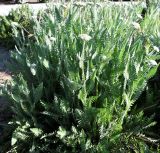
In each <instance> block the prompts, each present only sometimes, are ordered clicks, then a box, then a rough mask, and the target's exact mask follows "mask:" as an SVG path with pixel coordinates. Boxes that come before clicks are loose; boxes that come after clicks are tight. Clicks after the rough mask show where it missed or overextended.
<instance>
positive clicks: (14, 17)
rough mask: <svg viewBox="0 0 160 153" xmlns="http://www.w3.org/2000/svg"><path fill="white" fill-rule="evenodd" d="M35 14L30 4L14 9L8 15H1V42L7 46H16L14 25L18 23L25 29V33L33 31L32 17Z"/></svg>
mask: <svg viewBox="0 0 160 153" xmlns="http://www.w3.org/2000/svg"><path fill="white" fill-rule="evenodd" d="M32 15H33V13H32V11H31V10H30V9H29V7H28V6H25V5H24V6H22V7H20V8H18V9H16V10H12V11H11V12H10V13H9V15H7V16H0V29H1V30H0V44H1V45H4V46H5V47H7V48H14V46H15V40H14V32H13V26H14V24H15V23H18V24H19V26H20V28H19V30H20V31H21V29H23V30H25V35H29V34H31V32H32V20H31V19H30V17H31V16H32Z"/></svg>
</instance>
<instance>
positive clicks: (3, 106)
mask: <svg viewBox="0 0 160 153" xmlns="http://www.w3.org/2000/svg"><path fill="white" fill-rule="evenodd" d="M9 58H10V55H9V51H8V50H6V49H5V48H3V47H0V89H1V86H3V84H4V83H5V82H6V81H7V80H10V79H11V75H10V74H9V72H8V70H7V68H6V62H7V61H8V60H9ZM10 117H11V112H10V111H9V103H8V102H7V101H6V100H5V98H4V97H2V96H0V141H1V139H2V138H3V135H4V133H3V131H4V126H6V125H7V122H8V120H9V118H10ZM0 152H1V151H0Z"/></svg>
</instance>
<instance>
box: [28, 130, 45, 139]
mask: <svg viewBox="0 0 160 153" xmlns="http://www.w3.org/2000/svg"><path fill="white" fill-rule="evenodd" d="M30 131H31V132H32V133H33V134H34V135H35V136H36V137H38V136H40V135H42V133H43V131H42V130H41V129H38V128H30Z"/></svg>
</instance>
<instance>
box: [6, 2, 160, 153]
mask: <svg viewBox="0 0 160 153" xmlns="http://www.w3.org/2000/svg"><path fill="white" fill-rule="evenodd" d="M137 11H139V12H140V11H141V8H139V7H138V6H137V7H135V9H133V8H132V7H130V6H126V7H124V6H122V7H121V6H112V7H110V6H100V5H99V4H98V5H97V4H92V3H87V4H85V5H84V3H83V4H82V3H76V4H70V5H68V6H67V7H66V6H64V5H58V6H53V7H52V8H50V9H48V10H47V12H46V13H44V14H42V15H40V16H39V18H40V19H41V20H39V19H33V21H34V22H33V24H32V26H33V35H32V39H28V37H26V38H25V37H19V30H17V28H19V25H15V26H14V31H15V37H16V42H17V47H16V51H13V52H12V61H11V70H12V73H13V74H14V77H13V81H12V82H11V84H10V85H6V86H5V88H4V91H3V93H4V95H6V96H7V97H8V98H9V100H10V101H11V104H12V109H13V112H14V117H13V121H12V125H13V127H15V130H14V132H13V135H12V140H11V142H12V152H18V153H23V152H24V153H25V152H30V153H31V152H32V153H33V152H34V153H41V152H49V153H53V152H56V153H61V152H64V153H79V152H81V153H92V152H93V153H94V152H95V153H110V152H111V153H112V152H113V153H115V152H118V153H119V152H122V153H125V152H126V153H128V152H137V153H139V152H142V153H143V152H147V151H148V152H151V150H150V148H149V147H148V146H147V144H148V143H151V144H157V140H154V139H153V138H152V137H148V136H147V134H146V133H147V130H148V128H150V127H152V126H153V125H155V122H153V121H152V118H147V117H144V116H143V112H142V111H143V110H138V111H137V110H134V109H132V106H133V105H134V104H135V102H136V100H137V98H138V97H139V96H140V94H141V93H142V91H143V90H144V88H145V86H146V84H147V81H148V80H149V79H150V78H151V77H152V76H153V75H154V74H155V73H156V71H157V68H158V64H157V62H156V61H155V59H157V55H158V52H155V50H153V46H154V45H155V44H154V42H152V41H151V40H150V39H149V37H148V35H147V33H145V31H144V29H145V28H146V27H147V26H149V25H148V24H145V22H146V23H147V21H144V23H143V24H141V25H139V24H138V23H135V22H136V21H137V20H138V16H137ZM155 26H156V25H153V27H152V28H153V29H154V28H156V27H155Z"/></svg>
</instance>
